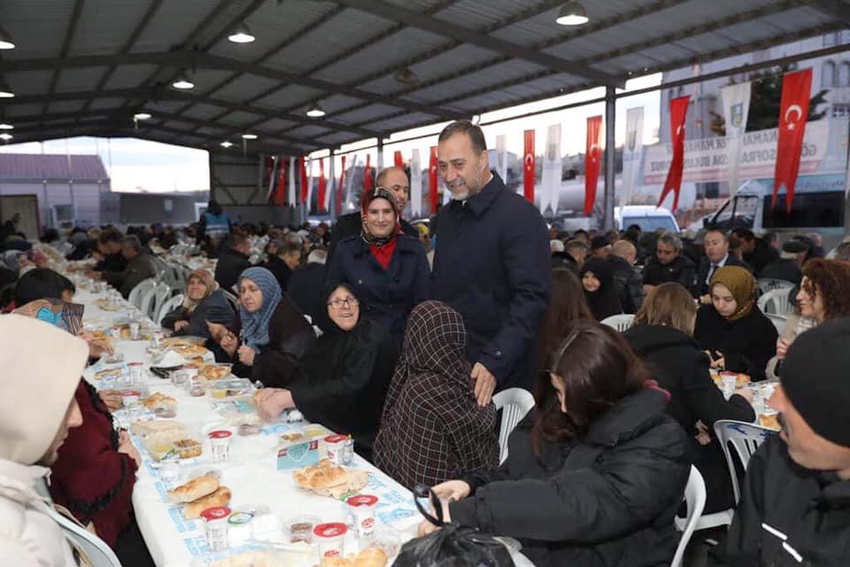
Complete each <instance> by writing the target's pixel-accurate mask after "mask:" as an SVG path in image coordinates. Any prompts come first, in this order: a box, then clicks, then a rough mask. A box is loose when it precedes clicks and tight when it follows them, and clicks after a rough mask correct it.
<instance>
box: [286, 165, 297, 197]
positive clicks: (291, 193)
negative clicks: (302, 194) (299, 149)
mask: <svg viewBox="0 0 850 567" xmlns="http://www.w3.org/2000/svg"><path fill="white" fill-rule="evenodd" d="M297 167H298V162H297V161H296V160H295V157H290V158H289V169H288V173H289V175H288V176H287V177H288V179H289V182H288V183H287V191H286V194H287V196H286V204H287V205H289V206H290V207H294V206H295V205H297V204H298V193H296V191H295V169H296V168H297Z"/></svg>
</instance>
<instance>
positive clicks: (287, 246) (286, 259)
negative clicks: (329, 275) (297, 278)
mask: <svg viewBox="0 0 850 567" xmlns="http://www.w3.org/2000/svg"><path fill="white" fill-rule="evenodd" d="M303 245H304V243H303V241H302V240H301V237H300V236H298V235H297V234H287V235H286V236H284V237H283V238H281V239H280V240H276V241H274V242H273V244H271V245H270V249H269V252H270V253H269V259H268V261H267V262H266V265H265V267H266V268H268V270H269V271H270V272H271V273H272V274H274V277H275V279H276V280H277V283H278V284H280V289H282V290H284V291H285V290H286V289H287V288H288V287H289V279H290V278H291V277H292V273H293V272H294V271H295V270H296V269H297V268H298V266H300V265H301V248H302V247H303ZM272 250H273V252H272Z"/></svg>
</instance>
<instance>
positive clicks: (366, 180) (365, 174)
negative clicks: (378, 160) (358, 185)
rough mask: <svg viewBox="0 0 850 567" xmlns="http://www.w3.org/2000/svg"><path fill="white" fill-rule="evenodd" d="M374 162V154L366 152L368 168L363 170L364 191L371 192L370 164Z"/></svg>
mask: <svg viewBox="0 0 850 567" xmlns="http://www.w3.org/2000/svg"><path fill="white" fill-rule="evenodd" d="M371 162H372V156H371V155H369V154H366V169H364V170H363V191H365V192H367V193H368V192H369V190H370V189H371V188H372V167H371V166H370V165H369V164H370V163H371Z"/></svg>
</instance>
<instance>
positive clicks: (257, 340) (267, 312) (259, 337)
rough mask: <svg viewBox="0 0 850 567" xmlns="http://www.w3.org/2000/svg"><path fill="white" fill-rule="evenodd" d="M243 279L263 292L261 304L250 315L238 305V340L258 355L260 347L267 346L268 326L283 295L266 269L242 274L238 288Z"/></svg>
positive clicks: (250, 269) (249, 270) (250, 270)
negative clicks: (239, 329) (239, 328)
mask: <svg viewBox="0 0 850 567" xmlns="http://www.w3.org/2000/svg"><path fill="white" fill-rule="evenodd" d="M245 278H247V279H249V280H251V281H252V282H254V283H255V284H257V287H258V288H260V291H262V292H263V304H262V306H260V308H259V309H258V310H257V311H255V312H253V313H250V312H249V311H248V310H247V309H245V307H244V306H242V305H241V304H240V306H239V317H240V319H241V320H242V331H241V332H240V338H241V339H242V343H243V344H245V345H247V346H249V347H251V348H252V349H254V350H255V351H256V352H257V353H259V352H260V349H261V347H264V346H266V345H267V344H269V324H270V323H271V320H272V315H274V310H275V309H277V306H278V304H279V303H280V300H281V298H282V297H283V294H282V293H281V291H280V284H279V283H277V279H276V278H275V277H274V275H273V274H272V273H271V272H270V271H269V270H267V269H266V268H260V267H257V266H255V267H253V268H248V269H247V270H245V271H244V272H242V275H240V276H239V287H240V288H241V287H242V280H243V279H245Z"/></svg>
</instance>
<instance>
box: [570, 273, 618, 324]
mask: <svg viewBox="0 0 850 567" xmlns="http://www.w3.org/2000/svg"><path fill="white" fill-rule="evenodd" d="M579 277H580V278H581V287H582V288H584V297H585V298H587V304H588V305H589V306H590V310H591V311H592V312H593V318H594V319H596V320H597V321H602V320H603V319H605V318H606V317H610V316H611V315H619V314H620V313H622V312H623V307H622V305H620V297H619V295H618V294H617V288H616V286H615V285H614V274H613V273H612V272H611V266H610V264H608V262H607V261H605V260H603V259H602V258H591V259H590V260H588V261H587V262H585V263H584V265H583V266H582V267H581V271H580V272H579Z"/></svg>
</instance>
